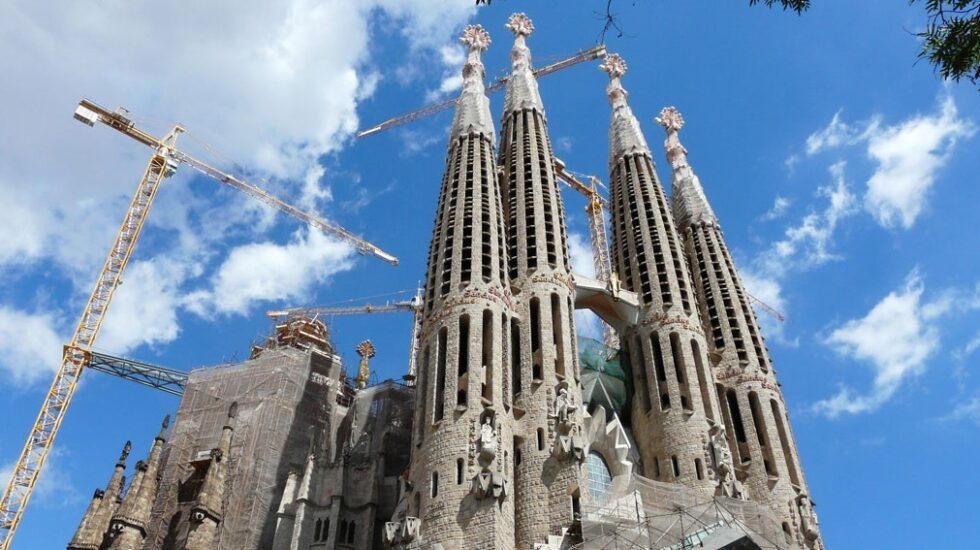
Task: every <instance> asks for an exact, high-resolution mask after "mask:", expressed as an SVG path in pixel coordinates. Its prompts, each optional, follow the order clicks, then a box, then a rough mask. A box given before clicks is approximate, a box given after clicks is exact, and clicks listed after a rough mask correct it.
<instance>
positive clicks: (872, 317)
mask: <svg viewBox="0 0 980 550" xmlns="http://www.w3.org/2000/svg"><path fill="white" fill-rule="evenodd" d="M924 291H925V287H924V285H923V283H922V280H921V278H920V277H919V275H918V274H917V273H916V272H912V273H911V274H909V276H908V277H907V279H906V281H905V283H904V285H903V286H902V287H901V288H900V289H898V290H895V291H892V292H890V293H889V294H888V295H887V296H885V297H884V298H883V299H882V300H881V301H880V302H878V303H877V304H875V306H874V307H873V308H871V310H870V311H869V312H868V313H867V314H866V315H865V316H864V317H862V318H860V319H852V320H850V321H847V322H845V323H843V324H842V325H840V326H839V327H837V328H836V329H834V330H833V331H832V332H831V333H830V335H829V336H828V337H827V338H826V339H825V343H826V345H828V346H830V347H831V348H832V349H833V350H834V351H835V352H837V353H838V354H839V355H841V356H842V357H845V358H848V359H851V360H853V361H855V362H857V363H859V364H862V365H864V366H866V367H869V368H870V370H871V372H872V374H873V375H874V378H873V381H872V385H871V388H870V390H868V391H866V392H863V393H862V392H856V391H854V390H853V389H851V388H849V387H842V388H841V389H840V391H839V392H838V393H837V394H836V395H834V396H833V397H830V398H827V399H824V400H821V401H818V402H817V403H815V404H814V406H813V410H814V411H816V412H818V413H821V414H824V415H826V416H828V417H831V418H833V417H837V416H839V415H841V414H858V413H864V412H869V411H874V410H876V409H877V408H878V407H880V406H881V405H882V404H884V403H885V402H886V401H888V400H889V399H891V397H892V396H893V395H895V392H896V391H897V390H898V389H899V387H900V386H901V385H902V383H903V382H905V381H906V380H907V379H909V378H912V377H915V376H918V375H920V374H922V373H923V372H924V371H925V370H926V363H927V361H928V359H929V358H930V357H932V356H933V355H934V354H935V352H936V350H937V349H938V348H939V341H940V340H939V329H938V326H937V323H936V321H937V320H938V319H939V318H940V317H942V316H943V315H946V314H947V313H949V312H950V311H951V302H949V301H946V300H943V299H939V300H933V301H926V300H924V299H923V293H924Z"/></svg>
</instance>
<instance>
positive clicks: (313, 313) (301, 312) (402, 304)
mask: <svg viewBox="0 0 980 550" xmlns="http://www.w3.org/2000/svg"><path fill="white" fill-rule="evenodd" d="M402 311H411V312H412V313H413V319H412V337H411V343H410V346H409V354H408V374H407V375H406V376H405V380H406V381H407V382H408V384H409V385H410V386H411V385H413V383H414V381H415V375H416V374H415V372H416V363H415V355H416V354H417V353H418V340H419V329H420V328H421V323H422V315H421V313H422V289H421V288H419V289H416V291H415V296H413V297H412V299H411V300H402V301H398V302H386V303H384V304H378V305H374V304H363V305H358V306H335V307H327V306H300V307H291V308H285V309H275V310H270V311H267V312H266V315H268V316H269V317H271V318H272V319H276V320H277V319H282V318H290V317H298V316H302V317H317V316H319V317H333V316H336V315H360V314H363V313H398V312H402Z"/></svg>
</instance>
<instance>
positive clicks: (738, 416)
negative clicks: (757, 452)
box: [725, 390, 747, 443]
mask: <svg viewBox="0 0 980 550" xmlns="http://www.w3.org/2000/svg"><path fill="white" fill-rule="evenodd" d="M725 396H726V397H727V401H728V408H729V410H730V411H731V415H732V424H733V427H734V428H735V439H736V440H737V441H738V442H739V443H745V442H746V441H747V439H746V437H745V425H744V424H743V423H742V413H741V411H740V410H739V408H738V397H737V396H736V395H735V390H728V392H726V393H725Z"/></svg>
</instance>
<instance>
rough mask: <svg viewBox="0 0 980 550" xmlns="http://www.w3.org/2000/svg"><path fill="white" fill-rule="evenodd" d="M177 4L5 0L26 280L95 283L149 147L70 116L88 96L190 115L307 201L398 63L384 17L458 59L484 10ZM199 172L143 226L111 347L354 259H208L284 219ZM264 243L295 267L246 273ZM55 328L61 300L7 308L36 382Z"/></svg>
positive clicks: (181, 181)
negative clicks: (388, 56) (203, 284)
mask: <svg viewBox="0 0 980 550" xmlns="http://www.w3.org/2000/svg"><path fill="white" fill-rule="evenodd" d="M170 8H171V9H172V10H173V11H175V12H179V13H180V14H181V17H180V20H181V23H180V24H179V25H168V24H161V23H160V17H159V10H157V9H156V8H155V7H154V6H151V5H149V4H142V3H132V2H128V3H127V2H121V3H120V2H110V3H94V4H93V3H72V4H67V5H65V6H62V7H61V8H59V9H58V10H55V11H52V10H49V9H45V8H44V7H42V6H40V5H39V4H37V3H33V2H28V1H26V0H13V1H11V2H4V3H0V51H8V52H12V51H16V52H17V55H5V56H0V73H2V74H4V75H5V77H6V81H7V82H10V83H11V84H10V85H6V86H3V87H2V88H0V99H2V100H3V103H4V104H5V105H14V106H17V108H12V109H8V110H7V112H6V113H5V117H4V123H3V124H2V125H0V143H3V147H2V148H0V202H2V203H3V204H4V212H5V215H4V216H2V217H0V275H5V276H9V277H11V280H13V281H14V284H17V283H19V282H21V281H26V280H27V279H28V278H30V277H31V276H32V275H34V274H37V273H40V272H42V271H43V272H44V273H46V274H47V273H55V274H59V273H63V274H67V275H68V277H69V279H70V282H69V284H70V285H72V288H71V289H70V290H71V292H70V294H71V295H72V296H71V301H72V302H77V301H79V300H81V299H82V298H83V297H84V295H85V294H86V293H87V292H88V291H89V290H90V285H91V282H92V279H93V275H94V273H95V272H96V271H97V269H98V267H99V265H100V263H101V261H102V260H103V258H104V257H105V256H104V255H105V252H106V249H107V247H108V245H109V243H110V242H111V239H112V236H113V234H114V233H115V231H116V230H117V228H118V226H119V221H120V219H121V217H122V213H123V212H124V211H125V208H126V206H127V205H128V202H129V197H130V195H131V193H132V190H133V188H134V187H135V184H136V181H137V179H138V177H139V175H140V174H142V172H143V169H144V166H145V163H146V162H147V159H148V155H149V150H148V149H146V148H143V147H140V146H139V145H138V144H136V143H135V142H131V141H130V140H126V139H125V138H123V137H121V136H120V135H118V134H116V133H114V132H111V131H109V130H108V129H106V128H102V127H97V128H87V127H85V126H83V125H81V124H78V123H77V122H75V121H73V120H72V117H71V112H72V110H73V109H74V106H75V104H76V103H77V101H78V99H79V98H81V97H89V98H91V99H93V100H96V101H99V102H101V103H103V104H104V105H105V106H107V107H109V108H114V107H115V106H116V105H119V104H122V105H125V106H126V107H128V108H129V109H130V110H131V111H132V113H133V114H132V117H133V118H134V120H136V121H137V123H138V124H139V125H140V126H141V127H143V128H145V129H147V130H148V131H151V132H152V133H155V134H157V135H162V134H164V133H165V132H166V131H168V130H169V128H171V127H172V125H173V124H174V123H176V122H180V123H181V124H183V125H184V126H185V127H187V128H188V129H189V132H188V133H187V134H185V135H183V136H181V137H180V139H179V141H178V145H179V146H180V147H181V148H183V149H186V150H187V151H188V152H190V153H192V154H195V155H198V156H201V157H202V158H203V159H204V160H206V161H208V162H211V163H213V164H215V165H216V166H218V167H220V168H223V169H226V170H229V171H236V172H239V173H243V174H244V175H245V176H246V177H247V178H249V179H252V180H254V181H256V182H260V184H261V185H263V186H264V187H266V188H269V189H270V190H271V191H273V192H275V193H276V194H279V195H282V196H284V197H286V198H287V199H292V201H293V202H294V203H295V204H297V205H299V206H301V207H302V208H304V209H312V210H316V209H318V208H319V209H321V210H324V207H325V205H328V204H330V203H331V201H332V194H331V189H330V186H329V179H330V177H329V176H330V174H327V173H325V171H324V169H323V168H322V166H321V165H320V164H319V160H320V159H321V158H322V157H323V156H324V155H326V154H330V153H332V152H335V151H337V150H339V149H340V148H342V147H344V145H345V144H346V143H347V142H348V141H349V139H350V136H351V134H352V133H353V131H354V130H355V129H356V128H357V125H358V117H357V112H356V110H357V107H358V104H359V102H361V101H363V100H364V99H366V98H368V97H370V96H371V94H373V93H374V90H375V88H376V87H377V84H378V82H379V81H380V80H381V79H382V78H383V77H384V75H383V74H382V72H381V70H379V68H378V67H376V62H375V61H374V60H372V59H371V52H372V47H371V46H372V45H371V40H372V38H373V37H372V34H373V33H385V34H386V35H388V36H396V35H400V36H401V37H402V38H400V39H399V40H401V41H402V42H401V44H400V45H401V46H407V48H408V49H410V50H411V51H413V52H419V53H420V54H422V55H419V56H414V55H413V56H412V58H413V59H415V58H418V59H425V58H426V56H428V58H431V57H432V56H440V57H441V58H445V59H447V60H452V59H453V58H454V57H453V56H458V46H455V45H450V44H454V42H455V34H456V32H457V31H458V29H459V28H460V27H461V26H462V25H463V24H464V23H465V22H466V21H467V20H468V19H469V18H470V17H471V16H472V14H473V13H474V11H475V8H474V6H473V5H472V3H467V2H444V1H443V0H364V1H361V2H348V1H337V0H326V1H319V0H284V1H282V2H272V3H270V2H260V1H257V0H245V1H244V2H242V1H234V2H233V1H231V0H215V1H212V2H203V3H202V2H187V1H178V2H176V3H173V5H171V6H170ZM108 29H111V32H108ZM162 45H165V47H164V46H162ZM161 47H163V49H164V50H165V51H166V54H165V55H161V54H160V52H161ZM447 62H448V61H447ZM408 64H411V63H406V65H408ZM382 69H383V70H384V71H385V72H386V73H388V72H392V71H393V68H391V67H387V66H386V67H383V68H382ZM458 70H459V67H458V66H457V67H456V71H457V72H458ZM419 74H420V75H428V73H427V72H426V71H425V70H420V71H419ZM428 76H431V75H428ZM447 86H448V85H447ZM39 151H40V152H42V153H39ZM43 152H48V153H51V152H57V153H56V154H54V153H51V154H48V153H43ZM189 176H190V171H189V170H187V169H183V170H181V171H179V172H178V175H177V176H176V177H174V178H171V180H170V181H168V182H167V184H166V185H165V186H164V187H163V188H162V190H161V193H160V194H159V195H158V197H157V203H156V206H155V207H154V211H153V213H152V215H151V216H150V219H149V221H148V228H149V229H151V230H153V229H155V230H156V232H155V233H154V235H155V236H156V237H157V238H153V239H152V240H151V242H150V243H146V242H145V241H147V240H148V239H147V238H146V237H144V243H141V247H140V252H141V253H143V254H145V253H147V252H150V253H151V254H153V256H152V257H151V258H159V259H158V260H157V259H151V260H149V261H137V262H134V263H132V264H131V265H130V268H129V271H128V272H127V275H126V278H125V284H124V285H123V286H122V287H121V289H120V290H119V292H118V294H117V297H116V300H115V302H114V303H113V307H112V308H111V309H110V312H109V319H108V320H107V322H106V325H105V333H104V334H103V336H102V338H101V339H100V345H101V346H104V347H105V348H106V349H108V350H111V351H113V352H118V353H121V352H123V351H126V350H131V349H133V348H135V347H138V346H139V345H142V344H147V343H149V344H163V343H166V342H168V341H170V340H172V339H174V338H176V337H177V336H178V335H179V331H180V320H181V316H180V314H181V312H182V311H183V310H185V309H191V308H193V307H195V306H197V307H200V306H202V304H205V303H207V299H210V300H213V301H214V302H213V303H219V302H218V300H220V303H221V304H228V305H227V306H221V307H227V308H230V309H229V311H228V312H232V311H234V312H240V311H241V308H242V307H248V304H255V303H258V302H261V301H263V300H266V299H276V298H284V297H295V296H296V295H297V294H296V293H297V292H301V291H308V289H309V288H310V285H311V284H314V283H318V282H323V281H325V280H326V279H327V278H328V277H329V275H330V274H332V273H336V272H337V271H338V270H341V269H348V268H349V266H350V263H351V261H350V258H349V257H348V255H349V251H347V249H346V247H345V246H343V245H341V244H338V243H336V242H333V241H331V240H330V239H326V238H323V237H322V236H315V237H314V236H307V237H302V238H296V239H294V240H293V241H292V242H289V243H286V244H279V245H276V244H274V243H271V242H261V244H258V245H255V247H254V248H252V249H249V248H247V247H240V248H239V249H236V250H234V251H231V252H230V255H229V256H228V257H227V259H224V261H223V262H220V263H219V265H220V267H219V272H218V273H214V274H211V273H199V272H198V268H196V267H193V266H196V265H204V266H210V265H213V264H212V263H210V262H208V260H212V259H215V258H218V259H221V258H222V256H223V255H224V254H225V253H227V252H228V251H227V250H226V248H227V246H228V245H227V243H228V242H229V240H230V238H232V237H234V238H236V239H241V238H242V237H246V238H249V239H256V240H259V241H266V240H267V237H265V233H266V232H267V231H268V230H269V229H270V228H271V227H272V226H273V224H274V220H276V219H281V218H277V217H276V216H279V214H276V213H273V211H272V210H271V209H269V208H267V207H264V206H261V205H258V204H257V203H256V202H255V201H252V200H250V199H248V198H246V197H243V196H240V195H236V194H234V193H232V192H228V191H219V192H217V193H215V194H213V195H214V198H217V199H218V200H217V201H215V200H213V199H212V197H210V196H209V197H208V198H207V199H202V198H201V197H202V194H201V193H200V192H199V191H192V190H191V189H190V187H189V186H188V179H189ZM204 185H207V184H204ZM161 230H163V231H161ZM147 247H150V248H149V249H148V248H147ZM249 253H255V254H258V255H259V256H263V257H266V258H269V259H270V261H271V262H273V263H272V264H271V265H272V269H273V270H275V269H278V270H280V273H279V275H280V276H281V277H282V278H283V279H284V280H287V281H288V282H289V283H290V284H284V285H276V284H275V283H274V281H270V280H267V279H264V278H262V277H260V278H259V281H248V280H244V279H243V278H241V269H243V266H245V265H246V264H247V263H248V261H247V258H248V254H249ZM303 253H307V254H309V255H310V256H311V257H312V258H318V259H319V260H321V261H322V262H323V263H324V265H323V266H310V264H309V262H304V261H303V260H302V259H300V261H298V262H297V263H295V264H293V265H295V266H300V268H301V272H300V273H292V274H286V273H283V272H282V267H281V265H279V264H277V263H276V261H284V259H285V258H293V257H294V256H296V255H299V254H303ZM164 259H165V260H166V261H164ZM252 267H254V268H255V272H256V273H259V274H260V275H261V274H262V273H264V272H263V271H262V270H261V269H258V267H257V266H256V265H254V264H253V266H252ZM304 267H305V268H306V269H305V270H302V268H304ZM236 274H237V275H236ZM212 275H213V276H212ZM202 276H203V280H205V281H209V282H211V283H213V286H211V287H207V288H205V289H204V290H198V291H197V292H196V293H193V294H194V295H195V296H197V297H198V298H200V299H199V300H198V301H197V302H188V301H187V300H185V299H184V298H182V296H185V295H186V294H187V293H188V291H189V290H194V289H188V288H187V287H188V286H189V285H191V283H193V282H194V279H195V278H198V277H202ZM236 276H238V277H239V279H235V277H236ZM236 280H237V284H238V289H236V288H235V287H234V286H233V284H232V283H233V282H234V281H236ZM296 289H300V290H299V291H298V290H296ZM236 290H237V291H238V292H239V293H238V294H236ZM277 292H281V293H282V294H281V295H279V296H275V294H276V293H277ZM201 296H204V297H205V298H206V299H205V298H201ZM202 300H203V301H202ZM219 309H220V308H219ZM198 311H201V310H200V309H199V310H198ZM221 311H224V310H221ZM23 327H27V328H29V329H31V330H28V331H23V330H21V329H22V328H23ZM57 331H58V325H57V324H56V323H54V322H53V320H52V318H51V317H49V316H46V315H36V314H31V313H30V312H23V311H19V310H15V309H11V308H9V307H4V308H3V309H0V349H2V350H6V351H8V353H6V354H5V358H2V359H0V366H2V367H3V369H4V371H5V372H7V373H8V377H7V378H6V379H7V380H14V381H25V382H29V381H33V380H37V379H39V377H38V375H36V374H35V370H31V369H41V370H42V371H43V372H49V369H50V368H53V366H54V365H55V364H57V361H58V357H60V349H61V343H62V341H63V339H62V338H59V337H58V336H57ZM22 333H23V334H26V335H27V336H17V335H18V334H22ZM39 350H44V351H39ZM38 365H43V368H42V367H39V366H38ZM28 366H29V367H28Z"/></svg>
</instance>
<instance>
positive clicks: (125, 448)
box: [116, 441, 133, 467]
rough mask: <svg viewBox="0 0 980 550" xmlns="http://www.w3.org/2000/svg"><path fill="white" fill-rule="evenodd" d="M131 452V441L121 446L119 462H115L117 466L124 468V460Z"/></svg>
mask: <svg viewBox="0 0 980 550" xmlns="http://www.w3.org/2000/svg"><path fill="white" fill-rule="evenodd" d="M132 450H133V443H132V442H131V441H127V442H126V444H125V445H123V448H122V452H121V453H119V460H117V461H116V462H117V464H119V465H121V466H124V467H125V466H126V459H127V458H129V452H130V451H132Z"/></svg>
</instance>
